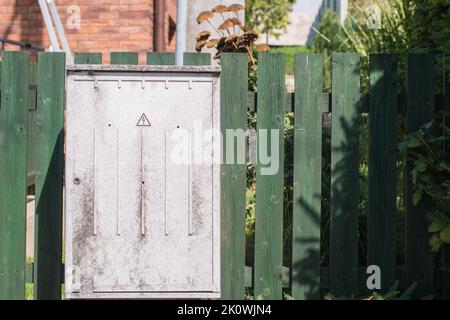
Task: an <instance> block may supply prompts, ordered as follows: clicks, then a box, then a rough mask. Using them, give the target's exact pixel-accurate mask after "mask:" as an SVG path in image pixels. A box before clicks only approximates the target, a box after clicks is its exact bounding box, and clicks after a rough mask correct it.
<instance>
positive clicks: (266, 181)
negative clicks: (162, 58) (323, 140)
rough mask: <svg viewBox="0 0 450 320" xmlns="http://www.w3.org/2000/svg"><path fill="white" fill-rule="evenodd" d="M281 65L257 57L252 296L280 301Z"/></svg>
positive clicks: (276, 57) (279, 60) (277, 57)
mask: <svg viewBox="0 0 450 320" xmlns="http://www.w3.org/2000/svg"><path fill="white" fill-rule="evenodd" d="M284 64H285V62H284V55H283V54H270V53H264V54H260V55H259V66H258V92H259V94H258V119H257V132H258V137H259V139H258V144H259V145H258V150H259V151H258V152H259V155H258V161H257V162H258V163H257V165H256V223H255V273H254V277H255V280H254V283H255V287H254V295H255V297H257V296H262V297H263V298H265V299H281V298H282V278H281V267H282V258H283V183H284V181H283V180H284V174H283V173H284V110H285V96H284V90H285V89H284V88H285V87H284V85H285V79H284V77H285V76H284ZM267 157H270V158H271V161H270V163H269V161H267V159H266V158H267Z"/></svg>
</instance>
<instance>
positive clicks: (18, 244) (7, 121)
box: [0, 51, 29, 299]
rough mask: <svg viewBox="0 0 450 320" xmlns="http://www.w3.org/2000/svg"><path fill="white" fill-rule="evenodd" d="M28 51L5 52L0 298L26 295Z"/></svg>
mask: <svg viewBox="0 0 450 320" xmlns="http://www.w3.org/2000/svg"><path fill="white" fill-rule="evenodd" d="M28 56H29V55H28V52H25V51H22V52H4V54H3V61H2V63H1V80H2V81H1V102H0V177H1V183H0V299H24V298H25V239H26V215H27V213H26V197H27V117H28V93H29V85H28V80H29V79H28Z"/></svg>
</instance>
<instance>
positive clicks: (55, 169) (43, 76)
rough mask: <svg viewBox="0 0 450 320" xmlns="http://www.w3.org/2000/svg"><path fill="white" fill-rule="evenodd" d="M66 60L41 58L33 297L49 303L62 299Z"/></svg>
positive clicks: (61, 55)
mask: <svg viewBox="0 0 450 320" xmlns="http://www.w3.org/2000/svg"><path fill="white" fill-rule="evenodd" d="M65 59H66V58H65V54H64V53H59V52H57V53H40V54H39V59H38V83H39V87H38V99H37V110H36V125H37V136H36V146H38V148H39V149H38V153H37V157H36V218H35V255H34V295H35V298H36V299H46V300H48V299H60V298H61V262H62V212H63V201H62V196H63V195H62V192H63V185H62V182H63V163H64V154H63V144H64V99H65V98H64V97H65V61H66V60H65Z"/></svg>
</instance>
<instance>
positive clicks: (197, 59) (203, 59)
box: [183, 52, 211, 66]
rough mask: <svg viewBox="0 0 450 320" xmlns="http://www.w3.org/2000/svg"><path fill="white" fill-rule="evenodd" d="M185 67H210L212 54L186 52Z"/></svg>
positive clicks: (184, 57)
mask: <svg viewBox="0 0 450 320" xmlns="http://www.w3.org/2000/svg"><path fill="white" fill-rule="evenodd" d="M183 59H184V65H185V66H209V65H210V64H211V54H209V53H198V52H185V53H184V56H183Z"/></svg>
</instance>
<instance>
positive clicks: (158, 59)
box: [147, 52, 175, 66]
mask: <svg viewBox="0 0 450 320" xmlns="http://www.w3.org/2000/svg"><path fill="white" fill-rule="evenodd" d="M147 64H150V65H159V66H164V65H169V66H172V65H174V64H175V53H173V52H147Z"/></svg>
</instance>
